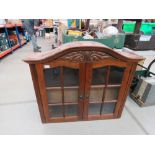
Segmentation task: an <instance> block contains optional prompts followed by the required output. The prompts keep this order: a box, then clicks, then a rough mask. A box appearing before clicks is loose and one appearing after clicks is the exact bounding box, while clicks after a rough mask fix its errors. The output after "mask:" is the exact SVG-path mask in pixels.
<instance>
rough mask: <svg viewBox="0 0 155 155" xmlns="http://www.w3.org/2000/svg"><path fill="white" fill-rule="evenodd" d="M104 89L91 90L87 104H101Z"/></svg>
mask: <svg viewBox="0 0 155 155" xmlns="http://www.w3.org/2000/svg"><path fill="white" fill-rule="evenodd" d="M103 90H104V88H91V90H90V97H89V102H96V103H100V102H102V97H103Z"/></svg>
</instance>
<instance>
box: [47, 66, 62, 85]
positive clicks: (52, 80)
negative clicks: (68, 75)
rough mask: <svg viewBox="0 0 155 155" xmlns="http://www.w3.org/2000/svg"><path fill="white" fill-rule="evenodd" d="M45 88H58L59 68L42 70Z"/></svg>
mask: <svg viewBox="0 0 155 155" xmlns="http://www.w3.org/2000/svg"><path fill="white" fill-rule="evenodd" d="M44 77H45V84H46V87H60V86H61V83H60V67H56V68H46V69H44Z"/></svg>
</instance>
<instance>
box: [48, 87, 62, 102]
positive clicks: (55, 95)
mask: <svg viewBox="0 0 155 155" xmlns="http://www.w3.org/2000/svg"><path fill="white" fill-rule="evenodd" d="M47 97H48V102H49V103H62V93H61V89H57V90H48V91H47Z"/></svg>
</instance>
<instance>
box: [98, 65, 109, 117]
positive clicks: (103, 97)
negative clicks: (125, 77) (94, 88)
mask: <svg viewBox="0 0 155 155" xmlns="http://www.w3.org/2000/svg"><path fill="white" fill-rule="evenodd" d="M109 75H110V66H108V67H107V73H106V81H105V88H104V90H103V96H102V103H101V108H100V115H102V109H103V104H104V101H105V95H106V91H107V86H108V83H109Z"/></svg>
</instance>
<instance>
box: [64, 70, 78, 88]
mask: <svg viewBox="0 0 155 155" xmlns="http://www.w3.org/2000/svg"><path fill="white" fill-rule="evenodd" d="M63 68H64V86H78V85H79V69H72V68H67V67H63Z"/></svg>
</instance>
